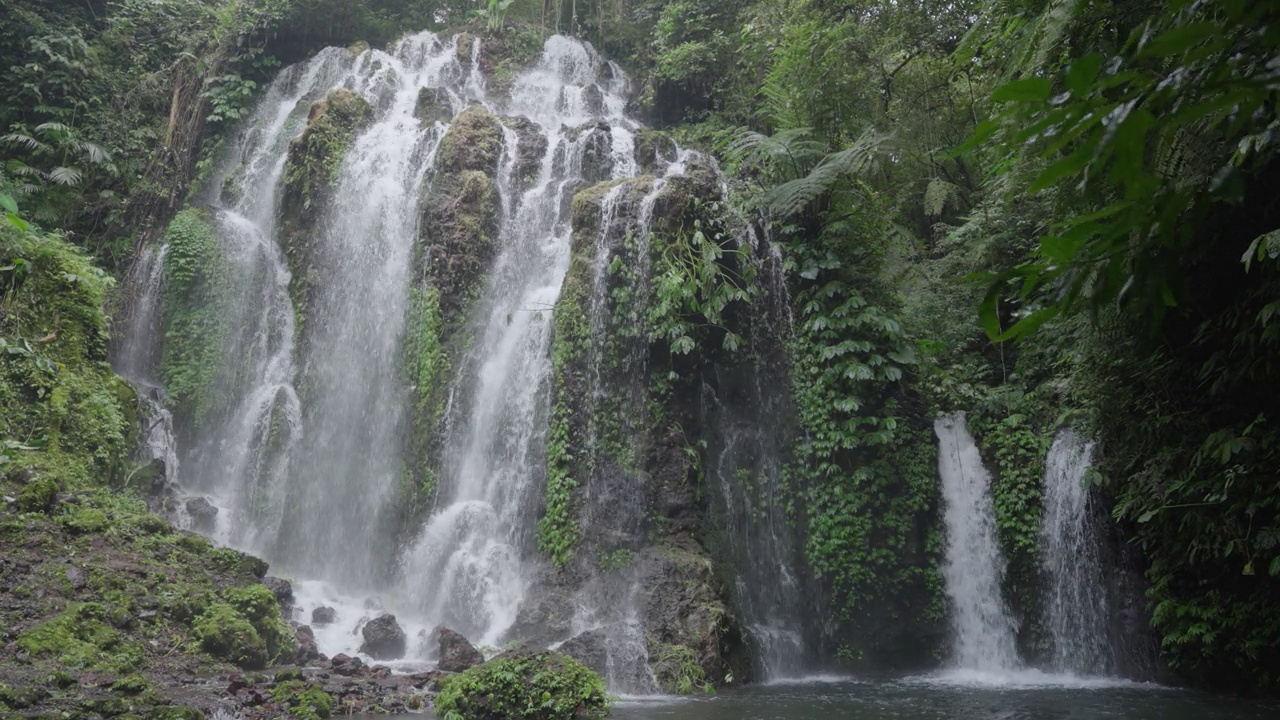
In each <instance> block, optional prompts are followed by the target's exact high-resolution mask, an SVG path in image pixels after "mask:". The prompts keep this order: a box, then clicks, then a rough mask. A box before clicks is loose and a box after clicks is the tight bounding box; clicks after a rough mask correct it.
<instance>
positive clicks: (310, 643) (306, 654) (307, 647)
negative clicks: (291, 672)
mask: <svg viewBox="0 0 1280 720" xmlns="http://www.w3.org/2000/svg"><path fill="white" fill-rule="evenodd" d="M295 632H296V634H297V637H298V651H297V652H296V653H294V655H293V664H294V665H306V664H307V663H310V662H312V661H314V660H320V659H321V658H323V657H324V656H323V655H321V654H320V648H319V647H317V646H316V634H315V632H313V631H312V630H311V626H310V625H299V626H298V627H297V629H296V630H295Z"/></svg>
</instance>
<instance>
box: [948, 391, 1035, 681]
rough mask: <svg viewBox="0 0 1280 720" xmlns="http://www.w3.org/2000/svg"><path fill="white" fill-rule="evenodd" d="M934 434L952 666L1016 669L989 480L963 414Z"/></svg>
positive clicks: (986, 669) (993, 670)
mask: <svg viewBox="0 0 1280 720" xmlns="http://www.w3.org/2000/svg"><path fill="white" fill-rule="evenodd" d="M933 429H934V432H935V433H936V434H937V436H938V475H939V476H940V478H941V480H942V499H943V504H944V507H945V518H944V519H945V524H946V530H947V552H946V565H945V566H944V568H943V577H944V579H945V581H946V587H947V595H948V596H949V597H950V599H951V606H952V619H953V631H954V633H955V639H954V647H953V657H952V662H953V663H954V665H955V666H956V667H958V668H962V669H965V670H977V671H982V672H999V671H1008V670H1013V669H1016V668H1018V667H1019V662H1018V656H1017V653H1016V652H1015V650H1014V623H1013V620H1012V619H1011V618H1010V616H1009V611H1008V609H1007V608H1006V607H1005V603H1004V600H1003V598H1002V597H1001V595H1000V578H1001V576H1002V575H1003V573H1004V559H1003V557H1002V556H1001V554H1000V548H999V546H998V545H997V544H996V532H995V509H994V507H993V505H992V501H991V476H990V475H989V474H988V473H987V470H986V468H985V467H983V465H982V456H981V455H980V454H979V452H978V446H977V445H976V444H974V441H973V437H972V436H970V435H969V431H968V429H967V428H966V427H965V418H964V415H963V414H960V415H950V416H946V417H940V418H938V419H937V420H936V421H934V424H933Z"/></svg>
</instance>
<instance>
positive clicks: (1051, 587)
mask: <svg viewBox="0 0 1280 720" xmlns="http://www.w3.org/2000/svg"><path fill="white" fill-rule="evenodd" d="M1092 457H1093V443H1092V442H1089V441H1087V440H1085V439H1084V438H1082V437H1080V435H1078V434H1077V433H1076V432H1075V431H1074V430H1072V429H1070V428H1067V429H1064V430H1061V431H1059V432H1058V434H1057V436H1056V437H1054V439H1053V445H1052V446H1051V447H1050V448H1049V455H1048V457H1047V458H1046V459H1045V475H1044V517H1043V519H1042V521H1041V532H1040V534H1041V538H1042V541H1043V546H1042V557H1043V563H1044V569H1045V574H1046V576H1047V578H1048V589H1047V590H1048V592H1047V594H1046V608H1045V618H1046V624H1047V626H1048V630H1049V634H1050V636H1051V637H1052V640H1053V655H1052V658H1051V663H1052V667H1053V669H1054V670H1058V671H1064V672H1076V673H1089V674H1105V673H1109V672H1112V671H1113V670H1114V669H1115V656H1114V653H1113V652H1112V648H1111V645H1110V643H1109V642H1108V641H1107V638H1108V627H1107V626H1108V616H1107V608H1108V602H1107V590H1106V587H1105V585H1104V584H1103V572H1102V557H1101V553H1100V548H1099V533H1098V528H1097V527H1096V523H1095V522H1094V510H1093V508H1092V507H1091V505H1090V502H1089V490H1088V488H1087V487H1086V486H1085V482H1084V476H1085V471H1086V470H1088V468H1089V464H1090V462H1091V461H1092Z"/></svg>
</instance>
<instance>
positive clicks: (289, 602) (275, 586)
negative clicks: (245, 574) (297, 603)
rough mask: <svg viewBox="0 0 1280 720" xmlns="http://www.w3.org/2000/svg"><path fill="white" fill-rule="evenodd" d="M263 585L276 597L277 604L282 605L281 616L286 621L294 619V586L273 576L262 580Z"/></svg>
mask: <svg viewBox="0 0 1280 720" xmlns="http://www.w3.org/2000/svg"><path fill="white" fill-rule="evenodd" d="M262 584H263V585H265V586H267V589H268V590H270V591H271V594H272V595H275V596H276V602H277V603H279V605H280V614H281V615H283V616H284V617H285V618H286V619H288V618H291V617H293V584H292V583H290V582H289V581H288V580H284V579H282V578H278V577H272V576H271V575H268V576H266V577H264V578H262Z"/></svg>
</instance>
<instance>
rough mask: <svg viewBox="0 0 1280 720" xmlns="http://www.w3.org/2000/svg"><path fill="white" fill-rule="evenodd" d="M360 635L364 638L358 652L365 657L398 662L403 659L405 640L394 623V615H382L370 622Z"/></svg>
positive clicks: (398, 625) (401, 631) (402, 632)
mask: <svg viewBox="0 0 1280 720" xmlns="http://www.w3.org/2000/svg"><path fill="white" fill-rule="evenodd" d="M360 634H361V635H362V636H363V637H364V643H362V644H361V645H360V652H362V653H364V654H365V655H368V656H369V657H371V658H373V659H375V660H399V659H400V658H402V657H404V650H405V645H406V643H407V639H406V638H405V634H404V630H402V629H401V628H400V624H399V623H397V622H396V616H395V615H382V616H381V617H377V618H374V619H373V620H370V621H369V622H368V623H366V624H365V626H364V629H363V630H361V631H360Z"/></svg>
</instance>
